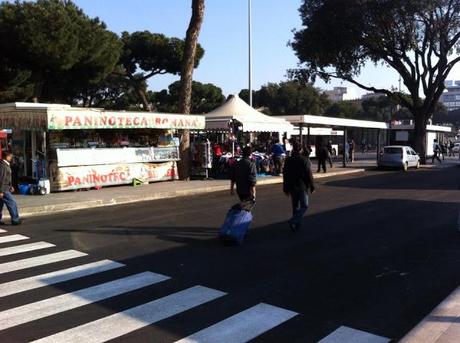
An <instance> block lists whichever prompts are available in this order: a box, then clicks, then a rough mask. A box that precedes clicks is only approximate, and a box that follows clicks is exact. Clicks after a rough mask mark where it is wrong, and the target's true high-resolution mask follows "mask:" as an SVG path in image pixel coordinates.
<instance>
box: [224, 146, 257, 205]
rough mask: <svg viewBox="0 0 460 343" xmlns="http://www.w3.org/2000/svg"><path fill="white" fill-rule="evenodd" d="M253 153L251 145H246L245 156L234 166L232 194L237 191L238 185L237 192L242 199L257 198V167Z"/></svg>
mask: <svg viewBox="0 0 460 343" xmlns="http://www.w3.org/2000/svg"><path fill="white" fill-rule="evenodd" d="M251 155H252V149H251V147H248V146H247V147H244V148H243V158H242V159H241V160H239V161H238V162H237V163H236V164H235V165H234V166H233V169H232V173H231V178H230V194H231V195H233V194H234V193H235V191H234V188H235V185H236V193H237V194H238V196H239V198H240V200H241V201H245V200H255V198H256V183H257V168H256V164H255V163H254V162H253V161H251V159H250V157H251Z"/></svg>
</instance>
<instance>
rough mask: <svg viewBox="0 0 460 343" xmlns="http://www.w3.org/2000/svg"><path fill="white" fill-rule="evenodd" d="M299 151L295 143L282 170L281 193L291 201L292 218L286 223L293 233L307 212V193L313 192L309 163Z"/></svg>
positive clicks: (298, 146) (298, 145)
mask: <svg viewBox="0 0 460 343" xmlns="http://www.w3.org/2000/svg"><path fill="white" fill-rule="evenodd" d="M300 150H301V149H300V144H299V143H297V142H295V143H294V144H293V145H292V153H291V156H290V157H288V158H287V159H286V162H285V163H284V170H283V191H284V193H285V194H286V195H287V196H290V197H291V201H292V218H291V219H289V221H288V223H289V226H290V228H291V230H292V231H293V232H296V231H298V230H299V228H300V227H301V225H302V218H303V216H304V214H305V212H307V209H308V191H310V192H311V193H313V192H314V191H315V185H314V182H313V175H312V172H311V164H310V161H309V159H308V158H306V157H305V156H303V155H301V153H300V152H301V151H300Z"/></svg>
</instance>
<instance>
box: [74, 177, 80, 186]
mask: <svg viewBox="0 0 460 343" xmlns="http://www.w3.org/2000/svg"><path fill="white" fill-rule="evenodd" d="M75 184H76V185H81V179H80V178H79V177H78V176H77V177H75Z"/></svg>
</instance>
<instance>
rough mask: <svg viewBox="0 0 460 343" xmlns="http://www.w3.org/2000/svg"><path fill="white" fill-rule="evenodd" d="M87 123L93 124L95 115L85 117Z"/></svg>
mask: <svg viewBox="0 0 460 343" xmlns="http://www.w3.org/2000/svg"><path fill="white" fill-rule="evenodd" d="M85 125H90V126H92V125H93V117H85Z"/></svg>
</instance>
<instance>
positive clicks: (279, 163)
mask: <svg viewBox="0 0 460 343" xmlns="http://www.w3.org/2000/svg"><path fill="white" fill-rule="evenodd" d="M283 162H284V158H283V156H275V157H273V163H274V164H275V174H277V175H278V174H281V172H282V171H283Z"/></svg>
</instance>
